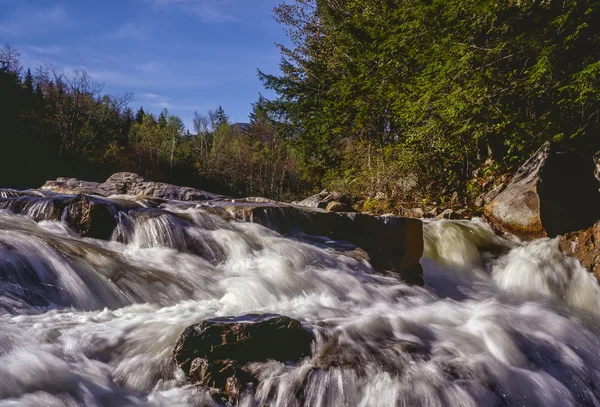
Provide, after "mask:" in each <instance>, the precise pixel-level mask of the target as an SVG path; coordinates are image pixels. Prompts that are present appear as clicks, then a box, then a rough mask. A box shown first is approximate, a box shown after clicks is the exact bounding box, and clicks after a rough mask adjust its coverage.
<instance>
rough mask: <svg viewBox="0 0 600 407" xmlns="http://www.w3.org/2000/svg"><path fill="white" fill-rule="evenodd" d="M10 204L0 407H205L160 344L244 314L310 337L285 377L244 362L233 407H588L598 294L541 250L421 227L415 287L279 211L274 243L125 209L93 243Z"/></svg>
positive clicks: (261, 231)
mask: <svg viewBox="0 0 600 407" xmlns="http://www.w3.org/2000/svg"><path fill="white" fill-rule="evenodd" d="M11 199H16V200H22V202H27V204H26V205H25V204H23V203H20V204H18V205H17V204H14V203H13V204H11V205H13V206H12V207H8V206H4V207H3V208H4V209H0V377H1V378H2V380H0V406H17V405H18V406H23V405H25V406H39V405H49V406H63V405H69V406H76V405H86V406H87V405H97V406H109V405H130V406H206V405H217V403H218V401H217V400H216V399H214V398H213V397H211V394H210V392H209V390H207V389H204V388H200V387H196V386H194V385H192V384H189V383H188V382H187V381H186V378H185V377H184V374H183V372H182V371H181V370H180V369H179V368H177V366H176V365H175V363H174V362H173V358H172V352H173V347H174V345H175V342H176V341H177V339H178V337H179V336H180V335H181V333H182V332H183V331H184V329H185V328H186V327H187V326H189V325H191V324H194V323H197V322H199V321H202V320H204V319H207V318H211V317H216V316H228V315H243V314H248V313H275V314H281V315H286V316H289V317H291V318H294V319H297V320H298V321H300V322H301V323H302V324H303V325H304V326H306V327H307V328H308V329H310V330H311V331H312V332H313V333H314V335H315V338H316V341H315V342H314V344H313V357H310V358H306V359H304V360H303V361H301V362H300V363H298V364H296V365H292V364H289V365H288V364H282V363H280V362H276V361H269V362H260V363H258V362H257V363H253V364H252V365H251V366H250V368H251V370H252V373H253V374H254V375H255V376H256V377H257V378H258V379H259V380H258V384H257V385H256V387H255V388H254V389H252V391H248V392H245V393H243V394H242V395H241V397H240V400H239V405H240V406H245V407H250V406H261V405H271V406H301V405H307V406H341V405H348V406H392V405H397V406H407V407H408V406H458V405H460V406H482V405H490V406H522V405H527V406H557V407H558V406H594V405H600V387H599V386H598V385H596V383H597V382H598V378H600V353H598V349H599V348H600V330H599V329H598V326H599V325H598V322H599V321H600V319H599V318H600V289H599V286H598V284H597V282H596V281H595V279H594V278H593V276H592V275H590V274H589V273H588V272H587V271H586V270H585V269H584V268H583V267H581V266H580V265H579V263H577V262H576V261H575V260H573V259H570V258H566V257H564V256H563V255H562V254H561V252H560V250H559V249H558V245H557V242H556V241H555V240H551V239H541V240H537V241H533V242H530V243H523V242H520V241H517V240H511V239H508V238H505V237H501V236H497V235H496V234H495V233H494V232H493V230H492V229H491V228H490V227H489V226H488V225H487V224H485V223H484V222H483V221H481V220H478V219H474V220H473V221H450V220H441V221H432V222H429V223H425V224H424V239H425V250H424V256H423V258H422V260H421V265H422V267H423V270H424V278H425V283H426V284H425V286H423V287H420V286H414V285H409V284H406V283H404V282H403V281H401V280H400V279H399V278H398V277H397V276H395V275H394V274H382V273H379V272H376V271H375V270H374V269H373V268H372V267H371V265H370V263H369V261H368V258H367V257H366V256H364V255H361V254H360V251H359V250H358V249H357V248H356V247H355V246H353V245H352V244H351V243H349V242H341V241H335V240H334V239H331V238H325V237H320V236H311V235H307V234H297V235H284V234H281V233H283V231H284V230H292V229H293V227H292V226H293V225H287V226H286V225H285V223H286V222H292V221H293V222H299V221H300V220H290V219H288V218H287V216H288V215H287V214H288V213H294V211H293V210H288V211H280V212H277V218H276V219H275V218H272V217H271V218H269V219H268V221H269V222H276V223H277V225H278V227H277V228H275V229H276V230H277V231H275V230H272V229H269V228H267V227H265V226H263V225H261V224H258V223H244V222H238V221H235V220H232V219H231V217H227V216H224V215H223V214H222V213H221V212H219V211H214V210H213V211H210V210H207V209H206V208H203V207H202V205H177V204H166V205H162V207H161V208H147V207H141V208H140V209H136V210H131V211H124V212H119V213H117V214H116V215H115V216H116V222H117V225H116V227H115V229H114V232H113V234H112V238H111V239H109V240H99V239H93V238H89V237H81V236H79V235H78V234H76V233H75V232H74V231H73V230H71V229H70V228H69V227H68V226H67V225H66V224H65V222H64V221H63V220H62V218H61V216H60V213H61V211H62V210H63V209H62V208H63V207H64V204H62V203H61V202H66V200H67V199H70V198H60V197H45V198H36V199H32V198H28V197H13V198H11ZM12 202H15V201H12ZM19 202H21V201H19ZM19 205H20V206H19ZM61 205H63V207H61ZM17 206H18V207H17ZM57 214H58V215H57ZM289 216H292V217H297V216H299V215H297V214H293V215H289ZM263 223H264V222H263ZM266 226H269V225H266ZM332 352H333V353H332ZM332 354H334V356H335V361H334V362H332V358H333V356H331V355H332Z"/></svg>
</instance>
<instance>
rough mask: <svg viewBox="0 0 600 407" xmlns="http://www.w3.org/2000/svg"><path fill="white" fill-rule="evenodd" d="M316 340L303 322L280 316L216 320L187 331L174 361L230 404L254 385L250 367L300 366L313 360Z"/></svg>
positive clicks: (178, 346) (177, 348)
mask: <svg viewBox="0 0 600 407" xmlns="http://www.w3.org/2000/svg"><path fill="white" fill-rule="evenodd" d="M313 340H314V337H313V334H312V333H311V332H310V331H308V330H307V329H305V328H303V327H302V325H301V324H300V322H298V321H296V320H294V319H291V318H288V317H285V316H281V315H273V314H266V315H245V316H241V317H223V318H213V319H208V320H206V321H202V322H200V323H198V324H194V325H191V326H189V327H188V328H186V329H185V331H184V332H183V333H182V334H181V336H180V337H179V340H178V341H177V344H176V345H175V349H174V351H173V358H174V359H175V362H176V363H177V366H179V367H180V368H181V369H183V371H184V372H185V374H186V375H187V376H188V378H189V379H190V380H191V381H193V382H195V383H197V384H199V385H201V386H204V387H209V388H211V389H213V391H214V392H215V395H217V396H220V397H225V398H228V399H229V401H230V402H231V401H234V400H236V399H237V397H238V396H239V393H240V392H241V391H242V390H243V388H244V387H245V386H247V385H248V384H250V383H254V382H256V379H255V378H254V377H253V376H252V373H251V372H250V371H249V369H247V367H246V365H247V364H248V363H251V362H265V361H268V360H275V361H279V362H282V363H296V362H299V361H300V360H301V359H302V358H304V357H307V356H310V355H311V344H312V342H313Z"/></svg>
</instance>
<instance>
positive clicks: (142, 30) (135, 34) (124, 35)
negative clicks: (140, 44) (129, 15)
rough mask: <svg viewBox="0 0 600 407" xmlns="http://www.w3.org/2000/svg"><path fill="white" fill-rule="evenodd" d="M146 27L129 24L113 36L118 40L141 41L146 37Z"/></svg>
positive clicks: (120, 28)
mask: <svg viewBox="0 0 600 407" xmlns="http://www.w3.org/2000/svg"><path fill="white" fill-rule="evenodd" d="M146 33H147V30H146V27H145V26H143V25H141V24H138V23H133V22H132V23H127V24H125V25H123V26H121V27H119V28H118V29H117V30H116V31H115V32H114V33H113V35H112V37H113V38H116V39H121V40H123V39H134V40H140V39H143V38H144V37H146Z"/></svg>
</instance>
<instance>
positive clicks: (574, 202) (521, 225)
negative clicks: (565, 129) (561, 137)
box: [484, 143, 600, 240]
mask: <svg viewBox="0 0 600 407" xmlns="http://www.w3.org/2000/svg"><path fill="white" fill-rule="evenodd" d="M594 169H595V165H594V161H593V159H592V157H591V156H588V155H586V154H583V153H579V152H571V151H561V150H560V149H559V148H557V147H553V146H551V145H550V144H549V143H547V144H545V145H544V146H542V147H541V148H540V149H539V150H538V151H537V152H536V153H535V154H534V155H533V156H532V157H531V158H530V159H529V160H528V161H527V162H526V163H525V164H524V165H523V166H522V167H521V168H520V169H519V171H518V172H517V173H516V174H515V176H514V178H513V180H512V181H511V183H510V184H509V185H508V186H507V187H506V189H505V190H504V191H503V192H501V193H500V194H499V195H498V196H497V197H496V198H495V199H493V200H492V201H491V202H490V203H489V204H488V205H486V206H485V208H484V217H485V218H486V219H487V220H488V221H489V222H490V223H491V224H492V226H493V227H494V228H495V229H497V230H500V231H502V232H506V233H511V234H513V235H515V236H517V237H520V238H522V239H527V240H529V239H536V238H540V237H545V236H549V237H555V236H558V235H561V234H564V233H568V232H571V231H574V230H580V229H587V228H589V227H590V226H592V225H593V224H594V222H595V221H596V220H598V219H600V193H599V192H598V187H599V186H600V184H599V183H598V181H597V180H596V178H595V177H594Z"/></svg>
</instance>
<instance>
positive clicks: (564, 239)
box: [559, 222, 600, 280]
mask: <svg viewBox="0 0 600 407" xmlns="http://www.w3.org/2000/svg"><path fill="white" fill-rule="evenodd" d="M559 245H560V249H561V250H562V252H563V253H564V254H566V255H567V256H572V257H575V258H576V259H577V260H579V262H580V263H581V265H582V266H584V267H585V268H586V269H588V271H589V272H591V273H593V274H594V276H596V279H599V280H600V222H596V223H595V224H594V226H592V227H591V228H588V229H585V230H579V231H577V232H571V233H567V234H565V235H563V236H561V237H560V239H559Z"/></svg>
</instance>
